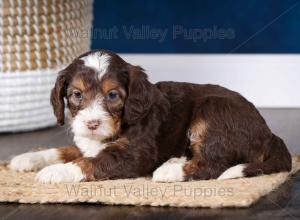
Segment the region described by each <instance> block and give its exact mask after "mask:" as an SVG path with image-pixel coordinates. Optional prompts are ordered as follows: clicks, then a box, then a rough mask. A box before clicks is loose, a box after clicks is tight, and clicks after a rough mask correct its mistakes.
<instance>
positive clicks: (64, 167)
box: [35, 162, 85, 183]
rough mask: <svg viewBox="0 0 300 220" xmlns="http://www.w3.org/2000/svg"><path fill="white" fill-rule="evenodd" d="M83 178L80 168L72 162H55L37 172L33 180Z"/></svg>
mask: <svg viewBox="0 0 300 220" xmlns="http://www.w3.org/2000/svg"><path fill="white" fill-rule="evenodd" d="M84 178H85V175H84V174H83V173H82V171H81V168H80V167H79V166H77V165H76V164H73V163H71V162H70V163H66V164H55V165H51V166H48V167H45V168H44V169H42V170H41V171H40V172H38V173H37V175H36V177H35V180H36V181H38V182H41V183H62V182H80V181H81V180H83V179H84Z"/></svg>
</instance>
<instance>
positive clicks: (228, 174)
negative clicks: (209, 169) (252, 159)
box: [218, 164, 246, 180]
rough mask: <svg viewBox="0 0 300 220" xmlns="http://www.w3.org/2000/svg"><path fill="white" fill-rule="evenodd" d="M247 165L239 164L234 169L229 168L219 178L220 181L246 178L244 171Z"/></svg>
mask: <svg viewBox="0 0 300 220" xmlns="http://www.w3.org/2000/svg"><path fill="white" fill-rule="evenodd" d="M245 167H246V164H239V165H236V166H233V167H230V168H228V169H227V170H225V171H224V172H223V173H222V174H221V175H220V176H219V177H218V180H225V179H235V178H241V177H244V176H245V175H244V173H243V171H244V169H245Z"/></svg>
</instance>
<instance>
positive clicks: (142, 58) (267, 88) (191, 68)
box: [121, 54, 300, 108]
mask: <svg viewBox="0 0 300 220" xmlns="http://www.w3.org/2000/svg"><path fill="white" fill-rule="evenodd" d="M121 56H122V57H123V58H124V59H125V60H126V61H127V62H130V63H132V64H136V65H141V66H142V67H143V68H144V69H146V72H147V73H148V75H149V78H150V80H151V81H152V82H157V81H162V80H170V81H186V82H193V83H212V84H220V85H223V86H225V87H227V88H230V89H232V90H235V91H238V92H240V93H241V94H243V95H244V96H245V97H246V98H248V99H249V100H250V101H251V102H253V103H254V104H255V105H256V106H258V107H289V108H290V107H300V55H199V54H195V55H193V54H178V55H177V54H121Z"/></svg>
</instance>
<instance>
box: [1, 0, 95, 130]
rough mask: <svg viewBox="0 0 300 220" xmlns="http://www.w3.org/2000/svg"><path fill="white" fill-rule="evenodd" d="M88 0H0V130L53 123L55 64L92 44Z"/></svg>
mask: <svg viewBox="0 0 300 220" xmlns="http://www.w3.org/2000/svg"><path fill="white" fill-rule="evenodd" d="M92 5H93V1H92V0H80V1H79V0H0V54H1V56H0V88H1V91H2V92H1V93H0V105H1V108H0V132H7V131H23V130H32V129H36V128H41V127H46V126H50V125H53V124H54V123H55V119H54V116H53V113H52V110H51V106H50V102H49V96H50V90H51V88H52V87H53V84H54V81H55V79H56V74H57V72H58V71H59V70H61V69H62V68H63V67H65V66H66V65H67V64H69V63H70V62H71V61H72V60H73V59H74V58H75V57H76V56H78V55H79V54H81V53H84V52H86V51H88V50H89V49H90V43H91V41H90V38H89V31H90V30H91V27H92Z"/></svg>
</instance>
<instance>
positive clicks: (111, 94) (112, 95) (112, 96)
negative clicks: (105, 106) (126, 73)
mask: <svg viewBox="0 0 300 220" xmlns="http://www.w3.org/2000/svg"><path fill="white" fill-rule="evenodd" d="M117 98H119V94H118V92H117V91H116V90H111V91H109V92H108V94H107V99H108V100H116V99H117Z"/></svg>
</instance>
